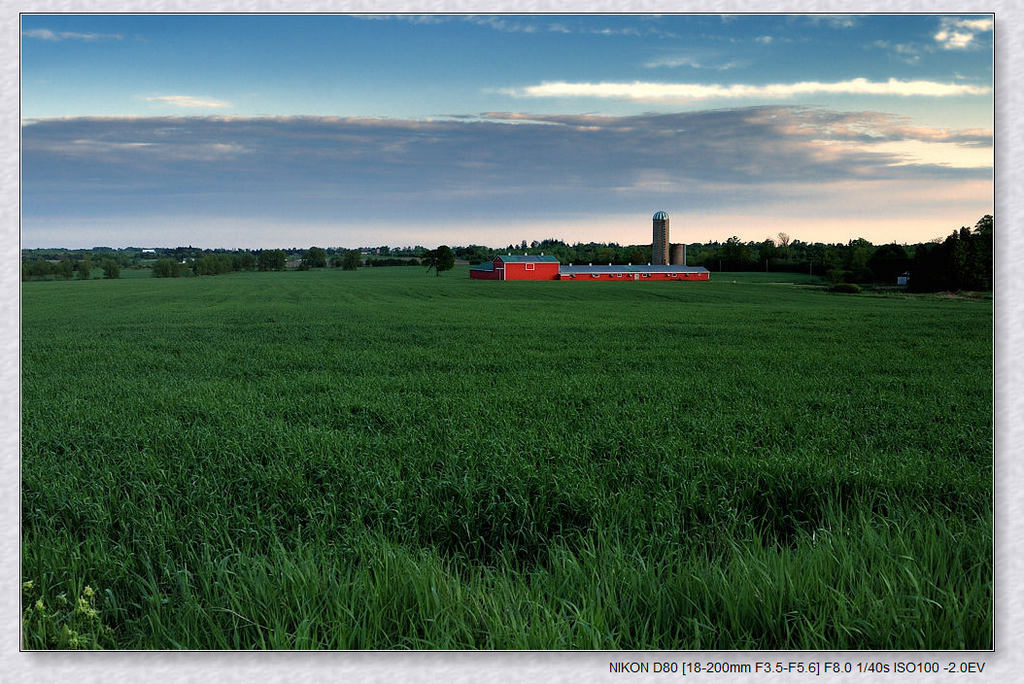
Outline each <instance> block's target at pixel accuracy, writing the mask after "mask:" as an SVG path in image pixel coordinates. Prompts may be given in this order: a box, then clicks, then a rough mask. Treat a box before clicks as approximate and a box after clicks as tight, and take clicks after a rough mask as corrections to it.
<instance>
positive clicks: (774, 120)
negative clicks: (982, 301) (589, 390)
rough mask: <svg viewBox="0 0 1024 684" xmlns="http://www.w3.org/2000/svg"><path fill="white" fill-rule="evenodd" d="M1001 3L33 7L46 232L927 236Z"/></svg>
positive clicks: (981, 131)
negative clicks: (500, 8) (975, 9)
mask: <svg viewBox="0 0 1024 684" xmlns="http://www.w3.org/2000/svg"><path fill="white" fill-rule="evenodd" d="M993 28H994V22H993V20H992V16H991V15H955V16H954V15H924V14H918V15H891V14H889V15H832V14H815V15H752V14H747V15H744V14H741V15H716V14H702V15H641V14H630V15H615V14H612V15H555V14H546V15H442V14H434V15H397V14H392V15H340V14H339V15H281V14H276V15H275V14H269V15H267V14H264V15H245V14H242V15H166V14H149V15H102V14H92V15H71V14H40V15H30V14H25V15H22V21H21V121H22V132H21V134H22V139H21V155H22V186H21V189H22V203H21V212H22V246H23V247H25V248H34V247H68V248H82V247H92V246H101V245H102V246H110V247H124V246H138V247H149V246H176V245H194V246H198V247H207V248H216V247H225V248H261V247H291V246H295V247H305V246H309V245H320V246H329V247H330V246H339V247H358V246H374V245H391V246H403V245H424V246H427V247H433V246H436V245H438V244H449V245H468V244H482V245H489V246H494V247H499V246H505V245H508V244H513V243H514V244H518V243H519V242H520V241H522V240H527V241H533V240H542V239H545V238H558V239H562V240H565V241H567V242H570V243H572V242H590V241H599V242H604V241H610V242H618V243H620V244H644V243H649V242H650V240H651V216H652V215H653V213H654V212H656V211H659V210H664V211H667V212H668V213H669V215H670V217H671V223H670V228H671V236H670V237H671V239H672V241H673V242H706V241H713V240H719V241H724V240H726V239H728V238H729V237H731V236H734V235H735V236H738V237H740V238H741V239H742V240H744V241H746V240H753V241H761V240H764V239H765V238H770V237H771V238H774V237H776V236H777V235H778V233H780V232H785V233H786V234H788V235H789V236H790V237H791V238H793V239H799V240H804V241H807V242H818V241H820V242H844V243H845V242H847V241H849V240H851V239H855V238H865V239H868V240H870V241H871V242H874V243H875V244H882V243H887V242H900V243H915V242H922V241H926V240H930V239H934V238H937V237H943V236H945V235H948V234H949V233H950V232H951V231H953V230H954V229H957V228H959V227H960V226H962V225H967V226H973V225H974V223H975V222H976V221H977V220H978V219H979V218H981V216H983V215H984V214H991V213H993V204H994V198H993V193H994V183H993V132H992V131H993V91H994V83H993V71H992V66H993V48H992V41H993Z"/></svg>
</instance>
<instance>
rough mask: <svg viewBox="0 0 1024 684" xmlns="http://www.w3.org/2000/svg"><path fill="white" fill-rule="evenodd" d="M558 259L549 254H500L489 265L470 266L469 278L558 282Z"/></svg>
mask: <svg viewBox="0 0 1024 684" xmlns="http://www.w3.org/2000/svg"><path fill="white" fill-rule="evenodd" d="M558 268H559V264H558V259H557V258H555V257H553V256H551V255H550V254H549V255H547V256H545V255H543V254H502V255H500V256H496V257H494V260H493V261H491V262H490V263H486V264H480V265H479V266H471V267H470V268H469V277H470V278H477V279H480V280H558Z"/></svg>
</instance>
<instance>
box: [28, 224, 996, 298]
mask: <svg viewBox="0 0 1024 684" xmlns="http://www.w3.org/2000/svg"><path fill="white" fill-rule="evenodd" d="M992 232H993V219H992V216H991V215H985V216H983V217H982V218H981V219H979V220H978V222H977V223H976V224H975V225H974V227H973V228H968V227H966V226H963V227H961V228H960V229H959V230H955V231H953V232H952V233H951V234H950V235H949V236H948V237H946V238H945V239H944V240H943V239H936V240H932V241H930V242H925V243H919V244H914V245H901V244H896V243H890V244H883V245H873V244H872V243H870V242H869V241H867V240H864V239H863V238H857V239H855V240H850V241H848V242H847V243H845V244H841V243H833V244H825V243H821V242H814V243H808V242H804V241H801V240H798V239H792V238H790V236H789V235H788V234H786V233H779V234H778V235H777V236H776V237H775V238H774V239H771V238H770V239H765V240H763V241H761V242H750V241H748V242H743V241H741V240H740V239H739V238H738V237H735V236H733V237H731V238H729V239H727V240H725V241H724V242H718V241H714V242H707V243H689V244H687V246H686V247H687V265H688V266H703V267H705V268H707V269H708V270H709V271H792V272H799V273H808V274H810V275H813V276H820V277H822V278H823V279H825V280H827V281H828V282H830V283H832V284H842V283H850V284H866V283H886V284H895V283H896V280H897V278H898V277H899V276H901V275H904V274H909V283H908V286H909V288H910V289H912V290H916V291H920V292H928V291H933V292H934V291H940V290H990V289H992ZM364 253H365V254H364ZM509 253H516V254H524V253H525V254H541V253H543V254H549V255H552V256H555V257H556V258H558V260H559V261H560V262H561V263H563V264H570V263H573V264H586V263H593V264H630V263H631V264H646V263H650V261H651V245H649V244H645V245H619V244H617V243H598V242H588V243H580V242H577V243H574V244H569V243H566V242H564V241H562V240H558V239H556V238H548V239H545V240H541V241H536V240H535V241H533V242H531V243H527V241H526V240H523V241H522V242H521V243H520V244H519V245H515V244H510V245H508V246H507V247H503V248H493V247H486V246H483V245H475V244H471V245H467V246H456V247H452V248H449V247H447V246H445V245H441V246H440V247H438V248H437V249H432V250H428V249H426V248H425V247H422V246H419V245H416V246H414V247H393V248H392V247H387V246H379V247H369V248H360V249H343V248H321V247H316V246H313V247H310V248H308V249H305V250H298V249H295V248H291V249H288V250H284V249H263V250H251V251H250V250H225V249H213V250H204V249H201V248H198V247H192V246H189V247H174V248H157V249H155V250H143V249H139V248H135V247H128V248H124V249H121V250H115V249H112V248H109V247H94V248H93V249H91V250H66V249H44V250H23V251H22V280H36V279H51V278H53V279H65V280H70V279H71V278H73V277H78V278H82V279H88V278H92V277H96V276H97V275H100V276H101V277H104V278H117V277H119V274H120V269H121V268H124V267H127V268H151V269H152V273H153V275H154V276H155V277H162V278H173V277H182V276H193V275H195V276H209V275H219V274H223V273H230V272H234V271H283V270H285V269H286V268H287V267H288V265H289V264H290V263H291V264H292V265H294V266H295V267H296V268H298V269H300V270H309V269H313V268H324V267H327V266H330V267H332V268H341V269H344V270H355V269H357V268H359V267H361V266H372V267H378V266H417V265H424V266H426V267H427V270H428V272H429V271H430V270H431V269H433V270H434V272H435V273H436V274H438V275H439V274H440V273H441V272H442V271H445V270H448V269H450V268H452V266H453V265H454V263H455V260H456V259H461V260H464V261H467V262H469V263H470V264H471V265H474V264H479V263H483V262H485V261H489V260H491V259H493V258H494V257H495V256H498V255H501V254H509Z"/></svg>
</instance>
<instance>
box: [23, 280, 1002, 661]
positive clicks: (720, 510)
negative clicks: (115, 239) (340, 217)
mask: <svg viewBox="0 0 1024 684" xmlns="http://www.w3.org/2000/svg"><path fill="white" fill-rule="evenodd" d="M807 280H808V279H807V278H806V277H801V276H788V275H785V274H783V275H779V274H717V273H716V274H712V280H711V282H708V283H671V282H664V283H662V282H656V283H558V282H541V283H527V282H519V283H499V282H481V281H471V280H470V279H469V278H468V273H467V270H466V268H465V267H460V268H457V269H456V270H454V271H452V272H449V273H445V274H443V275H442V277H440V278H435V277H433V276H432V275H431V276H427V275H425V273H424V270H423V269H414V268H379V269H362V270H359V271H356V272H343V271H339V270H329V271H328V270H323V271H311V272H294V273H293V272H289V273H246V274H232V275H226V276H217V277H208V278H187V279H185V278H183V279H148V280H147V279H125V280H110V281H99V280H96V281H88V282H82V281H70V282H29V283H24V284H23V285H22V397H21V401H22V469H21V477H22V552H21V553H22V559H21V562H22V581H23V582H24V583H25V585H24V587H23V595H24V605H23V609H24V620H23V627H24V629H23V632H24V643H25V647H26V648H30V649H36V648H54V647H106V648H132V649H152V648H159V649H176V648H190V649H251V648H300V649H306V648H309V649H322V648H342V649H348V648H355V649H417V648H453V649H461V648H470V649H519V648H539V649H665V650H675V649H702V650H709V649H748V648H750V649H987V648H990V647H991V646H992V629H991V624H992V571H993V568H992V503H991V499H992V452H991V447H992V427H991V424H992V302H991V301H990V300H973V299H956V298H949V297H942V296H936V295H919V296H910V295H902V294H899V295H896V294H890V295H885V296H870V295H868V294H861V295H840V294H830V293H827V292H825V291H823V290H822V289H820V288H816V287H808V286H805V285H800V284H793V283H794V282H797V281H807ZM733 281H735V282H733ZM785 281H790V282H788V283H787V282H785ZM87 588H88V589H87Z"/></svg>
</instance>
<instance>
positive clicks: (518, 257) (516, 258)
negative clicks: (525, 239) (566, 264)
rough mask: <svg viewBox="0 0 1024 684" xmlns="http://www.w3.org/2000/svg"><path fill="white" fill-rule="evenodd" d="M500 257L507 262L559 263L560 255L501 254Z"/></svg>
mask: <svg viewBox="0 0 1024 684" xmlns="http://www.w3.org/2000/svg"><path fill="white" fill-rule="evenodd" d="M498 258H500V259H501V260H502V261H504V262H505V263H506V264H516V263H523V262H531V263H532V262H534V261H543V262H555V263H558V257H553V256H551V255H550V254H499V255H498Z"/></svg>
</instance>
